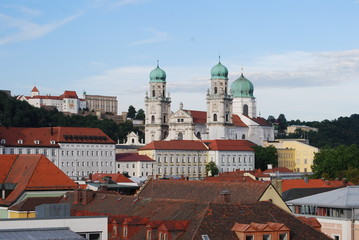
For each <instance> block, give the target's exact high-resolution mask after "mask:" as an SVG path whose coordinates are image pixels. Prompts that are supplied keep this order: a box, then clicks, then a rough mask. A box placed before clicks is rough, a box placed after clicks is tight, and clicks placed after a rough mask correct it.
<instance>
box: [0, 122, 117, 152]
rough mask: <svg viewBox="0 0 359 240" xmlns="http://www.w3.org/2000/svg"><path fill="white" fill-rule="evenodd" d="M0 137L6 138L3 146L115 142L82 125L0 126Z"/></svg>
mask: <svg viewBox="0 0 359 240" xmlns="http://www.w3.org/2000/svg"><path fill="white" fill-rule="evenodd" d="M0 139H5V140H6V143H5V144H3V145H4V146H17V147H20V146H23V147H27V146H38V147H59V146H58V143H96V144H101V143H105V144H115V142H114V141H113V140H112V139H111V138H109V137H108V136H107V135H106V134H105V133H104V132H102V131H101V130H100V129H99V128H84V127H52V128H51V127H45V128H18V127H0ZM36 140H38V142H37V143H35V141H36ZM51 141H54V142H53V143H54V144H51Z"/></svg>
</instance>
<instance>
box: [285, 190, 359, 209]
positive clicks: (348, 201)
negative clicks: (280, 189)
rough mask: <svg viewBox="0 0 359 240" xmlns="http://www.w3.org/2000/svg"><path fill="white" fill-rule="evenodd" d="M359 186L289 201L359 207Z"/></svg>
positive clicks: (292, 203) (314, 204) (332, 206)
mask: <svg viewBox="0 0 359 240" xmlns="http://www.w3.org/2000/svg"><path fill="white" fill-rule="evenodd" d="M358 199H359V186H349V187H346V188H339V189H335V190H333V191H329V192H324V193H318V194H315V195H312V196H308V197H303V198H298V199H294V200H291V201H287V203H288V204H291V205H311V206H320V207H330V208H359V201H358Z"/></svg>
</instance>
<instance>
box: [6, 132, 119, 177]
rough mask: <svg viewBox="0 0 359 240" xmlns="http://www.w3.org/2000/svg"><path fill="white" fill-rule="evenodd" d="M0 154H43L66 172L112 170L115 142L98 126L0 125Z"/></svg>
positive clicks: (80, 173)
mask: <svg viewBox="0 0 359 240" xmlns="http://www.w3.org/2000/svg"><path fill="white" fill-rule="evenodd" d="M0 145H1V154H43V155H45V156H46V157H47V158H48V159H50V160H51V161H52V162H53V163H54V164H55V165H56V166H57V167H58V168H60V169H61V170H62V171H63V172H64V173H65V174H66V175H67V176H69V177H71V178H73V179H78V178H79V179H80V178H87V177H88V176H89V174H90V173H96V172H99V173H115V170H116V169H115V168H116V166H115V142H114V141H113V140H112V139H110V138H109V137H108V136H107V135H106V134H105V133H103V132H102V131H101V130H100V129H98V128H75V127H50V128H13V127H10V128H6V127H0Z"/></svg>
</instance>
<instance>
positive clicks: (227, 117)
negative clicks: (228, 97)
mask: <svg viewBox="0 0 359 240" xmlns="http://www.w3.org/2000/svg"><path fill="white" fill-rule="evenodd" d="M226 122H229V114H228V113H226Z"/></svg>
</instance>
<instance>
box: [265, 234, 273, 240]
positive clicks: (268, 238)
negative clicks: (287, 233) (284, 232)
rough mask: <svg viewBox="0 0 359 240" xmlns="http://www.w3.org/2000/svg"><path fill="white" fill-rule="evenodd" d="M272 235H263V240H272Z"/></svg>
mask: <svg viewBox="0 0 359 240" xmlns="http://www.w3.org/2000/svg"><path fill="white" fill-rule="evenodd" d="M271 239H272V238H271V235H270V234H264V235H263V240H271Z"/></svg>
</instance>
